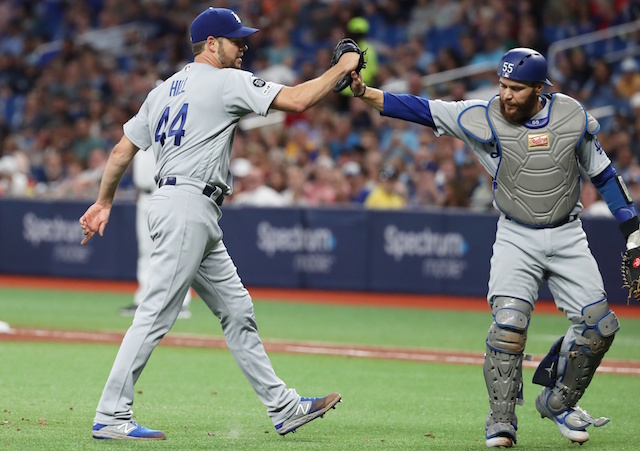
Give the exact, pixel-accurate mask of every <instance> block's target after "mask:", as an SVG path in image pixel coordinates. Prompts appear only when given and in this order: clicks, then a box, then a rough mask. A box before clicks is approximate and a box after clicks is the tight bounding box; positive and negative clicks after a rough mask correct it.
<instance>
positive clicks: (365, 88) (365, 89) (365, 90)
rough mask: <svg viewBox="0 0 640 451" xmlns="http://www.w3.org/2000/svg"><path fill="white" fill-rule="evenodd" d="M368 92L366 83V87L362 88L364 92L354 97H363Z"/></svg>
mask: <svg viewBox="0 0 640 451" xmlns="http://www.w3.org/2000/svg"><path fill="white" fill-rule="evenodd" d="M365 92H367V85H364V89H363V90H362V94H360V95H355V94H354V95H353V97H362V96H363V95H364V93H365Z"/></svg>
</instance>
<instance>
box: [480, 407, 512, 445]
mask: <svg viewBox="0 0 640 451" xmlns="http://www.w3.org/2000/svg"><path fill="white" fill-rule="evenodd" d="M491 415H492V412H491V410H489V415H488V416H487V422H486V424H485V439H486V441H485V445H486V446H487V448H511V447H513V445H515V444H516V433H517V432H516V429H517V427H516V425H515V424H511V423H501V422H496V421H494V419H493V417H492V416H491Z"/></svg>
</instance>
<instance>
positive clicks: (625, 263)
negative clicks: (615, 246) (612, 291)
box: [620, 247, 640, 302]
mask: <svg viewBox="0 0 640 451" xmlns="http://www.w3.org/2000/svg"><path fill="white" fill-rule="evenodd" d="M620 269H621V270H622V288H628V289H629V297H628V298H627V302H628V301H629V299H631V298H632V297H633V298H634V299H635V300H636V301H640V248H638V247H634V248H633V249H627V250H626V251H625V252H624V254H622V265H621V268H620Z"/></svg>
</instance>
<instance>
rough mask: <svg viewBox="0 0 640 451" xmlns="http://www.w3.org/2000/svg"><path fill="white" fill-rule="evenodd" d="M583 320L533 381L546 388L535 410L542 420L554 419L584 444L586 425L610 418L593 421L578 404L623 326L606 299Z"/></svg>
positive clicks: (558, 344) (586, 312)
mask: <svg viewBox="0 0 640 451" xmlns="http://www.w3.org/2000/svg"><path fill="white" fill-rule="evenodd" d="M580 320H581V322H580V323H579V325H578V327H576V326H572V327H571V329H570V330H569V332H570V333H569V334H567V336H566V337H561V338H560V339H559V340H558V341H556V342H555V343H554V344H553V346H552V347H551V350H550V351H549V354H547V356H545V358H544V359H542V362H540V365H539V366H538V369H537V370H536V372H535V374H534V376H533V382H534V383H536V384H540V385H544V386H545V388H543V389H542V392H541V393H540V395H538V398H537V399H536V409H537V410H538V412H540V414H541V415H542V417H546V418H550V419H551V420H553V421H554V422H555V423H556V425H557V426H558V428H559V429H560V432H561V433H562V435H564V436H565V437H567V438H568V439H570V440H572V441H575V442H580V443H582V442H586V441H587V440H589V434H588V433H587V432H586V431H585V428H586V427H587V426H589V425H591V424H593V425H594V426H596V427H597V426H603V425H605V424H607V423H608V422H609V419H608V418H604V417H601V418H598V419H595V418H593V417H592V416H591V415H589V414H588V413H587V412H585V411H584V410H582V409H581V408H580V407H578V406H577V403H578V401H579V400H580V398H581V397H582V395H584V392H585V390H586V389H587V387H588V386H589V383H590V382H591V379H592V378H593V375H594V374H595V372H596V369H597V368H598V366H599V365H600V362H602V358H603V357H604V354H605V353H606V352H607V351H608V350H609V348H610V347H611V343H613V338H614V336H615V333H616V332H617V331H618V329H620V324H619V322H618V318H617V317H616V315H615V313H613V312H612V311H611V310H609V304H608V303H607V300H606V299H602V300H600V301H598V302H595V303H593V304H590V305H587V306H586V307H584V308H583V309H582V317H581V318H580Z"/></svg>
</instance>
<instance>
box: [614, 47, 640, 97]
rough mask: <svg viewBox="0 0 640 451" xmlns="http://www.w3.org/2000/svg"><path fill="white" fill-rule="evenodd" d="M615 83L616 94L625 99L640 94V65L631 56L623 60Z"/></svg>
mask: <svg viewBox="0 0 640 451" xmlns="http://www.w3.org/2000/svg"><path fill="white" fill-rule="evenodd" d="M614 83H615V88H616V93H617V94H618V96H619V97H621V98H623V99H631V96H633V94H635V93H636V92H640V65H639V64H638V62H637V61H636V59H635V58H633V57H631V56H629V57H627V58H625V59H623V60H622V62H621V63H620V71H619V75H618V76H617V77H616V79H615V82H614Z"/></svg>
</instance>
